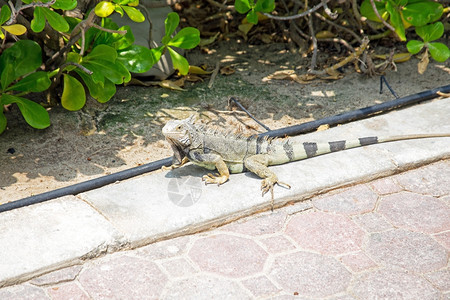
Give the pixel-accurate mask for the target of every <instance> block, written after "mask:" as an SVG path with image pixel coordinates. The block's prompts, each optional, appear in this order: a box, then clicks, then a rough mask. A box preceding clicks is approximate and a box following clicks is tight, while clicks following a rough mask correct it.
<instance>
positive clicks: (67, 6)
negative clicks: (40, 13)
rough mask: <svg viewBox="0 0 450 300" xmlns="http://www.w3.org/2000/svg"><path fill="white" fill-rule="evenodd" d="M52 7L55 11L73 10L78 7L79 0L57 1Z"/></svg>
mask: <svg viewBox="0 0 450 300" xmlns="http://www.w3.org/2000/svg"><path fill="white" fill-rule="evenodd" d="M52 7H53V8H55V9H62V10H72V9H74V8H75V7H77V0H56V2H55V4H53V5H52Z"/></svg>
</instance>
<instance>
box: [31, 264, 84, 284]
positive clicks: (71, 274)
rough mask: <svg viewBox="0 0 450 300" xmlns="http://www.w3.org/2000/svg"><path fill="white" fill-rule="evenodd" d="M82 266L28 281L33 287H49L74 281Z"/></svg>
mask: <svg viewBox="0 0 450 300" xmlns="http://www.w3.org/2000/svg"><path fill="white" fill-rule="evenodd" d="M82 268H83V266H81V265H76V266H72V267H68V268H64V269H61V270H57V271H54V272H51V273H48V274H45V275H42V276H39V277H36V278H34V279H32V280H30V283H31V284H34V285H39V286H41V285H50V284H58V283H61V282H65V281H71V280H74V279H75V278H76V277H77V275H78V274H79V273H80V271H81V269H82Z"/></svg>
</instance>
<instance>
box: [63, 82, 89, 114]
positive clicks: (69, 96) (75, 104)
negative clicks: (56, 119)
mask: <svg viewBox="0 0 450 300" xmlns="http://www.w3.org/2000/svg"><path fill="white" fill-rule="evenodd" d="M63 76H64V89H63V93H62V96H61V104H62V106H63V107H64V108H65V109H67V110H70V111H76V110H79V109H81V108H82V107H83V106H84V104H85V103H86V92H85V91H84V87H83V85H82V84H81V82H79V81H78V80H77V79H76V78H74V77H72V76H70V75H68V74H63Z"/></svg>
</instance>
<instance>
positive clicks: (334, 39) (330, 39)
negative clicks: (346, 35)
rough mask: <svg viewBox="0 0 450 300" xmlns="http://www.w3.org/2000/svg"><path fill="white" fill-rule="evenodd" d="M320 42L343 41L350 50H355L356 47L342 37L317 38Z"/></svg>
mask: <svg viewBox="0 0 450 300" xmlns="http://www.w3.org/2000/svg"><path fill="white" fill-rule="evenodd" d="M317 41H318V42H334V43H341V44H342V45H344V46H345V47H347V49H348V50H350V51H352V52H355V48H353V47H352V46H351V45H350V44H349V43H348V42H347V41H346V40H344V39H341V38H323V39H317Z"/></svg>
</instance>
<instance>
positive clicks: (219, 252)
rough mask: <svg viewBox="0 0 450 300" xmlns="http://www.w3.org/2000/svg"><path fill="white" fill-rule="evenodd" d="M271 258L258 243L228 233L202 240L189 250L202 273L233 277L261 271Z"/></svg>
mask: <svg viewBox="0 0 450 300" xmlns="http://www.w3.org/2000/svg"><path fill="white" fill-rule="evenodd" d="M267 256H268V254H267V253H266V252H265V251H264V250H263V249H262V248H261V247H260V246H259V245H258V244H256V243H255V242H254V241H252V240H250V239H246V238H241V237H236V236H231V235H227V234H217V235H212V236H208V237H205V238H202V239H199V240H197V241H195V242H194V244H193V246H192V248H191V249H190V250H189V257H190V258H191V260H192V261H194V262H195V263H196V264H197V265H198V266H199V267H200V269H201V270H202V271H206V272H212V273H217V274H222V275H226V276H231V277H242V276H249V275H252V274H255V273H258V272H261V271H262V270H263V267H264V263H265V261H266V259H267Z"/></svg>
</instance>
